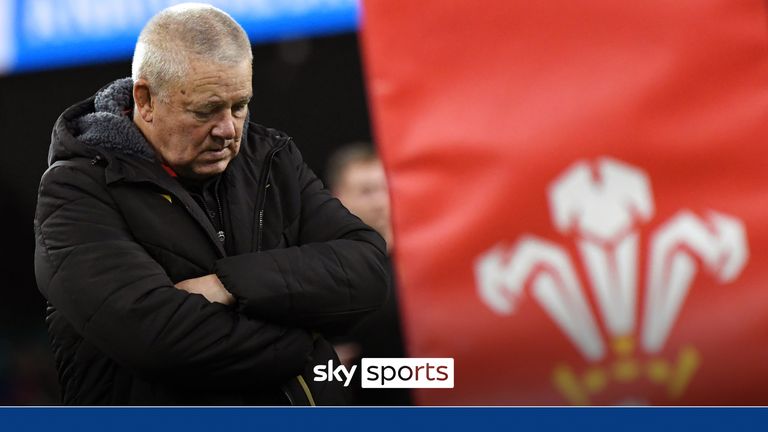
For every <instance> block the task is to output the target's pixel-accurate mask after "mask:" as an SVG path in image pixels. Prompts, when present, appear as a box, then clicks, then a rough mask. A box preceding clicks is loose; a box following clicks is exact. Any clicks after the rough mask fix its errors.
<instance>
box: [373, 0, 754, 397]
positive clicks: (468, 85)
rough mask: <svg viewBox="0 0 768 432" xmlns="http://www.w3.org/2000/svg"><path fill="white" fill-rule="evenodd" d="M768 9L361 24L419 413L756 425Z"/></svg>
mask: <svg viewBox="0 0 768 432" xmlns="http://www.w3.org/2000/svg"><path fill="white" fill-rule="evenodd" d="M767 7H768V4H767V3H766V2H765V1H761V0H677V1H666V0H648V1H642V2H617V1H610V0H580V1H557V2H553V1H514V0H513V1H509V0H489V1H483V2H477V1H469V0H463V1H462V0H456V1H442V0H419V1H403V0H369V1H365V2H364V6H363V23H362V26H363V48H364V57H365V62H366V63H365V67H366V73H367V76H368V86H369V95H370V102H371V104H372V111H373V115H374V118H373V120H374V126H375V130H376V136H377V141H378V144H379V147H380V150H381V153H382V157H383V160H384V164H385V167H386V169H387V172H388V176H389V180H390V191H391V195H392V205H393V218H394V220H393V225H394V230H395V243H394V256H395V263H396V265H397V269H398V275H399V289H400V298H401V301H402V308H403V312H404V324H405V328H406V337H407V341H408V348H409V350H410V355H411V356H413V357H453V358H454V359H455V387H454V388H453V389H429V390H423V391H420V392H417V395H416V396H417V401H418V402H419V403H421V404H428V405H529V404H530V405H539V404H547V405H561V404H562V405H569V404H578V405H588V404H592V405H598V404H600V405H602V404H685V405H699V404H766V403H768V390H767V389H768V10H767Z"/></svg>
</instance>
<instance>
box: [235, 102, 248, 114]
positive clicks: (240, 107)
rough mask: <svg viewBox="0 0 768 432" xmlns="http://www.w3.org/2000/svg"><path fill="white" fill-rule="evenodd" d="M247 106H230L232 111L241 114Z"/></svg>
mask: <svg viewBox="0 0 768 432" xmlns="http://www.w3.org/2000/svg"><path fill="white" fill-rule="evenodd" d="M247 108H248V105H247V104H243V105H235V106H233V107H232V112H234V113H236V114H242V113H244V112H245V111H246V109H247Z"/></svg>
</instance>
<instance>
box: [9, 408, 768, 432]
mask: <svg viewBox="0 0 768 432" xmlns="http://www.w3.org/2000/svg"><path fill="white" fill-rule="evenodd" d="M766 425H768V409H766V408H646V407H642V408H641V407H638V408H5V409H0V430H8V431H21V430H23V431H38V430H39V431H49V430H51V429H53V430H56V431H57V432H65V431H78V432H80V431H91V430H93V431H105V430H106V431H110V432H120V431H141V432H149V431H163V432H168V431H179V430H181V431H185V432H194V431H206V432H211V431H222V430H238V431H243V430H248V431H280V430H303V431H323V430H329V431H331V430H332V431H344V430H354V431H357V430H365V431H389V432H392V431H396V430H400V429H402V428H407V429H409V430H424V431H432V430H440V431H450V430H461V431H467V430H471V431H477V430H482V431H491V430H504V431H509V430H513V431H527V430H535V431H555V430H557V431H566V430H567V431H574V430H590V431H591V430H599V431H653V432H656V431H672V430H674V431H677V430H680V431H683V430H685V431H695V432H703V431H729V432H730V431H755V430H764V429H765V428H766Z"/></svg>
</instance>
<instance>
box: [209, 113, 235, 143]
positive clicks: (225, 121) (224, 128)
mask: <svg viewBox="0 0 768 432" xmlns="http://www.w3.org/2000/svg"><path fill="white" fill-rule="evenodd" d="M211 135H213V136H215V137H217V138H221V139H223V140H225V141H229V140H233V139H235V118H234V117H233V116H232V113H230V112H229V111H224V112H223V113H222V115H221V116H220V117H219V119H218V121H217V122H216V124H215V125H214V126H213V130H211Z"/></svg>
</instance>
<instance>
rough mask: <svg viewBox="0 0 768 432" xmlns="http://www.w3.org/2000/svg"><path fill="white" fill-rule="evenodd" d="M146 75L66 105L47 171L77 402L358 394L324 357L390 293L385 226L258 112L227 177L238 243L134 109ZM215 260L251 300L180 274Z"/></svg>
mask: <svg viewBox="0 0 768 432" xmlns="http://www.w3.org/2000/svg"><path fill="white" fill-rule="evenodd" d="M130 85H131V83H130V80H129V79H124V80H118V81H116V82H115V83H113V84H112V85H110V86H108V87H105V88H104V89H102V90H101V91H100V92H99V93H97V95H96V96H95V97H92V98H90V99H88V100H86V101H84V102H81V103H79V104H77V105H75V106H73V107H71V108H69V109H68V110H66V111H65V112H64V113H63V114H62V115H61V117H60V118H59V120H58V121H57V122H56V125H55V127H54V130H53V135H52V142H51V147H50V153H49V164H50V165H51V166H50V168H49V169H48V170H47V171H46V173H45V174H44V175H43V177H42V180H41V183H40V189H39V193H38V203H37V211H36V215H35V234H36V241H37V245H36V252H35V275H36V278H37V284H38V288H39V290H40V292H41V293H42V294H43V296H45V298H46V299H47V300H48V303H49V307H48V310H47V317H46V322H47V324H48V329H49V333H50V338H51V346H52V349H53V353H54V357H55V361H56V365H57V369H58V371H59V377H60V382H61V385H62V395H63V402H64V403H66V404H98V405H106V404H121V405H133V404H142V405H154V404H162V405H176V404H184V405H197V404H203V405H214V404H227V405H237V404H270V405H272V404H282V403H289V402H290V403H294V404H305V403H310V402H314V403H317V404H340V403H344V399H343V398H342V397H341V394H340V390H341V384H340V383H315V382H313V380H312V377H313V375H312V367H313V365H314V364H325V363H327V360H328V359H334V362H335V363H336V364H338V360H337V359H336V357H335V354H334V353H333V350H332V348H331V347H330V345H329V344H328V343H327V342H326V340H325V338H324V336H323V335H324V334H326V333H327V332H329V331H334V330H343V329H345V328H347V327H349V326H350V325H351V324H353V323H354V322H355V321H356V320H357V319H358V318H360V317H361V316H363V315H364V314H365V313H367V312H369V311H372V310H375V309H377V308H378V307H380V305H381V304H382V302H383V301H384V299H385V297H386V279H387V274H386V270H385V264H384V260H385V252H384V250H385V246H384V242H383V239H382V238H381V237H380V236H379V235H378V234H376V233H375V232H374V231H373V230H372V229H371V228H369V227H368V226H366V225H365V224H363V223H362V222H361V221H360V220H359V219H358V218H356V217H355V216H353V215H351V214H350V213H349V212H348V211H347V210H346V209H345V208H344V207H343V206H342V205H341V204H340V203H339V202H338V201H337V200H336V199H334V198H333V197H331V195H329V194H328V192H326V191H325V189H324V188H323V186H322V184H321V182H320V181H319V180H318V179H317V177H316V176H315V175H314V174H313V173H312V172H311V170H310V169H309V168H308V167H307V166H306V165H305V164H304V163H303V161H302V158H301V155H300V154H299V151H298V149H297V148H296V147H295V145H294V143H293V142H292V140H291V138H289V137H287V136H285V135H284V134H282V133H280V132H277V131H275V130H272V129H267V128H264V127H261V126H258V125H256V124H254V123H250V124H249V125H248V128H247V133H246V134H245V136H244V139H243V143H242V144H241V148H240V154H239V155H238V156H237V157H235V158H234V159H233V160H232V161H231V162H230V165H229V166H228V167H227V169H226V171H225V172H224V173H223V174H222V175H221V178H220V181H219V183H220V189H221V192H222V197H224V199H223V202H222V203H221V204H222V209H221V212H222V213H223V217H224V219H226V221H227V223H226V224H225V225H226V226H227V228H228V229H229V230H230V231H231V232H226V233H225V234H226V240H225V243H222V242H221V241H220V239H219V237H220V236H219V235H217V230H215V229H214V227H213V225H212V224H211V220H210V219H209V218H208V217H207V216H206V214H205V213H204V212H203V210H202V209H201V208H200V206H199V205H198V204H197V203H196V202H195V201H194V199H193V198H192V197H191V196H190V194H189V193H188V192H187V190H186V189H184V187H183V186H181V184H180V183H179V182H178V181H177V180H176V179H174V178H173V177H172V176H171V175H170V174H169V173H168V172H166V171H165V170H164V169H163V167H162V166H161V165H160V164H159V163H158V162H157V161H156V160H155V159H154V154H153V152H152V150H151V149H150V147H149V144H147V143H146V141H145V140H144V139H143V137H142V136H141V134H140V132H138V129H137V128H136V127H135V126H134V125H133V123H132V122H131V120H130V117H129V115H130V114H129V111H130V106H131V101H130V90H129V89H130ZM225 250H227V251H230V253H229V254H227V253H226V252H225ZM210 273H216V274H217V275H218V276H219V278H220V279H221V280H222V282H223V283H224V285H225V286H226V288H227V289H228V290H229V291H230V292H231V293H232V294H233V295H234V296H235V298H236V299H237V304H236V306H235V307H232V306H224V305H221V304H218V303H209V302H208V301H207V300H206V299H205V298H204V297H202V296H200V295H196V294H188V293H186V292H184V291H181V290H178V289H176V288H175V287H174V283H176V282H179V281H182V280H185V279H189V278H194V277H199V276H203V275H206V274H210ZM302 375H303V376H302ZM307 390H309V392H307Z"/></svg>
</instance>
